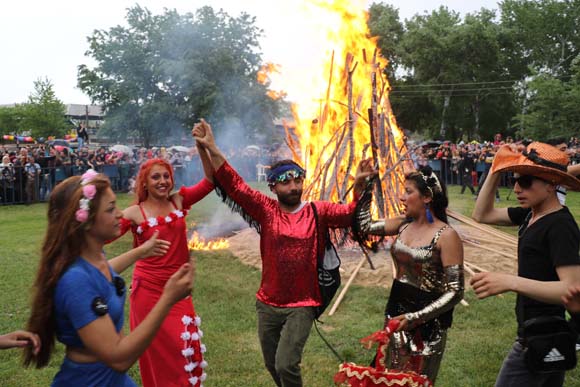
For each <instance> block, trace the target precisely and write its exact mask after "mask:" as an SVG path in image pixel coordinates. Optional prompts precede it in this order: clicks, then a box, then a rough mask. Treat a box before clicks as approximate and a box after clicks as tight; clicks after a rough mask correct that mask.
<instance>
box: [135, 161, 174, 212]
mask: <svg viewBox="0 0 580 387" xmlns="http://www.w3.org/2000/svg"><path fill="white" fill-rule="evenodd" d="M155 165H161V166H162V167H165V168H167V170H168V171H169V176H170V177H171V188H169V192H171V191H173V187H175V179H174V178H173V168H172V167H171V164H169V162H167V160H163V159H151V160H147V161H146V162H144V163H143V164H142V165H141V168H140V169H139V174H138V175H137V180H136V181H135V193H136V195H135V204H139V203H142V202H144V201H145V200H147V196H148V195H149V193H148V192H147V189H146V188H145V184H146V183H147V176H148V175H149V172H151V168H153V167H154V166H155Z"/></svg>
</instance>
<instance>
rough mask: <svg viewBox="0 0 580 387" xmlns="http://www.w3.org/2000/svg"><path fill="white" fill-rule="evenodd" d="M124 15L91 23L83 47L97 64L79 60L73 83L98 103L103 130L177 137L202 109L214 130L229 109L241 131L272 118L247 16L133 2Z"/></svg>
mask: <svg viewBox="0 0 580 387" xmlns="http://www.w3.org/2000/svg"><path fill="white" fill-rule="evenodd" d="M126 19H127V23H128V27H121V26H117V27H114V28H111V29H110V30H109V31H104V30H99V31H95V32H94V34H93V35H92V36H91V37H90V38H89V42H90V49H89V51H88V52H87V55H89V56H91V57H93V58H94V59H95V60H96V62H97V66H96V67H95V68H93V69H91V68H89V67H88V66H86V65H81V66H79V76H78V80H79V87H80V88H81V89H82V90H84V91H85V92H86V93H87V94H88V95H89V96H90V97H91V98H92V99H93V101H98V102H100V103H102V104H103V105H104V107H105V109H106V110H105V111H106V119H105V125H104V127H103V130H104V131H105V133H106V134H108V135H109V136H111V137H113V138H118V139H124V138H128V137H138V138H140V139H141V140H142V141H143V143H144V144H145V145H149V144H151V143H153V142H159V141H164V142H171V141H172V142H177V141H179V140H181V137H182V136H183V135H185V134H186V133H187V132H188V131H189V128H191V126H192V124H193V123H194V122H196V121H197V120H199V118H202V117H205V118H207V119H210V120H212V122H213V123H214V124H215V125H214V126H215V127H216V131H217V132H218V133H217V134H218V136H219V131H220V128H222V127H223V126H224V125H225V123H227V122H231V121H232V117H235V118H236V119H237V120H238V126H239V129H240V130H241V131H244V132H246V133H247V132H248V130H250V129H254V128H256V127H257V128H259V129H260V130H263V129H265V128H267V127H269V126H271V125H272V120H273V118H274V117H275V116H276V115H277V112H278V105H277V103H276V102H275V101H273V100H271V99H270V98H269V97H267V95H266V91H267V90H266V87H267V85H261V84H259V83H258V82H257V80H256V75H257V71H258V70H259V68H260V64H261V63H260V62H261V56H260V54H259V52H258V50H259V44H258V38H259V36H260V34H261V31H260V30H259V29H258V28H257V27H256V26H255V25H254V23H255V18H253V17H251V16H249V15H247V14H245V13H242V14H241V15H240V16H238V17H236V18H233V17H230V16H229V15H228V14H227V13H225V12H224V11H221V10H220V11H218V12H215V11H214V10H213V9H212V8H211V7H203V8H201V9H199V10H198V11H197V12H196V13H195V15H193V14H190V13H188V14H185V15H180V14H178V13H177V12H176V11H175V10H165V12H164V13H163V14H162V15H153V14H152V13H151V12H150V11H149V10H147V9H146V8H142V7H140V6H138V5H137V6H135V7H133V8H130V9H129V10H128V12H127V17H126Z"/></svg>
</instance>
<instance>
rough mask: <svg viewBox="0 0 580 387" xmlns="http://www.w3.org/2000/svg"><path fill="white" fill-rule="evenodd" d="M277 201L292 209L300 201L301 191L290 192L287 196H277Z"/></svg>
mask: <svg viewBox="0 0 580 387" xmlns="http://www.w3.org/2000/svg"><path fill="white" fill-rule="evenodd" d="M277 196H278V201H279V202H280V203H282V204H283V205H285V206H287V207H293V206H296V205H298V204H300V202H301V201H302V190H300V191H292V192H290V193H289V194H286V195H281V194H278V195H277Z"/></svg>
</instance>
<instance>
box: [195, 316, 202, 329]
mask: <svg viewBox="0 0 580 387" xmlns="http://www.w3.org/2000/svg"><path fill="white" fill-rule="evenodd" d="M194 324H195V326H196V327H198V326H200V325H201V317H199V316H195V318H194Z"/></svg>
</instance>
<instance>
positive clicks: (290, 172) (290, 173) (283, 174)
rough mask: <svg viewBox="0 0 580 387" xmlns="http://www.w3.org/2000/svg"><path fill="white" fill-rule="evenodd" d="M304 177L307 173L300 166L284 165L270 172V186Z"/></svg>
mask: <svg viewBox="0 0 580 387" xmlns="http://www.w3.org/2000/svg"><path fill="white" fill-rule="evenodd" d="M304 176H306V171H305V170H304V169H302V168H300V166H299V165H298V164H284V165H280V166H279V167H276V168H275V169H272V170H271V171H270V173H269V174H268V185H269V186H273V185H275V184H276V183H280V182H283V181H288V180H292V179H296V178H297V177H304Z"/></svg>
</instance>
